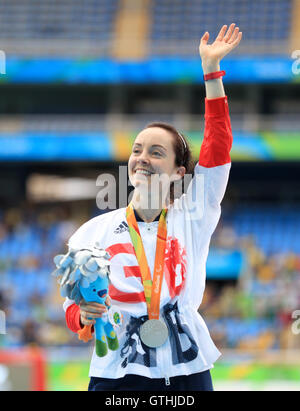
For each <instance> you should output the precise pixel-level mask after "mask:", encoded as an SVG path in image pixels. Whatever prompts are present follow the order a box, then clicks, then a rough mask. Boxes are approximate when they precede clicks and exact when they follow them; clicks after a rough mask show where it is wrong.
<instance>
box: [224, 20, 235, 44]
mask: <svg viewBox="0 0 300 411" xmlns="http://www.w3.org/2000/svg"><path fill="white" fill-rule="evenodd" d="M234 26H235V23H232V24H230V26H229V29H228V31H227V33H226V34H225V36H224V41H225V42H226V43H227V42H228V41H229V40H230V37H231V35H232V32H233V29H234Z"/></svg>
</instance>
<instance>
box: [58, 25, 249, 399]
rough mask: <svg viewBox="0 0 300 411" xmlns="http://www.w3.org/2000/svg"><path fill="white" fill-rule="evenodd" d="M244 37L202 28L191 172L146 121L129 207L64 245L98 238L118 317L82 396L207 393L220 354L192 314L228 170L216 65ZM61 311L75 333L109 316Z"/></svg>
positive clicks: (179, 141) (99, 310) (166, 132)
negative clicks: (199, 105)
mask: <svg viewBox="0 0 300 411" xmlns="http://www.w3.org/2000/svg"><path fill="white" fill-rule="evenodd" d="M241 38H242V33H241V32H239V28H238V27H235V24H231V25H230V26H229V27H228V28H227V26H223V27H222V28H221V30H220V32H219V34H218V36H217V37H216V39H215V41H214V42H213V43H212V44H208V40H209V33H208V32H206V33H205V34H204V35H203V37H202V38H201V41H200V46H199V52H200V57H201V60H202V67H203V73H204V80H205V90H206V99H205V128H204V140H203V143H202V146H201V150H200V156H199V161H198V162H197V164H196V165H195V167H194V165H193V162H192V156H191V151H190V149H189V145H188V142H187V140H186V138H185V137H184V136H183V135H182V134H181V133H180V132H178V131H177V130H176V129H175V128H174V127H172V126H170V125H167V124H164V123H152V124H150V125H148V126H147V127H146V128H145V129H144V130H142V131H141V132H140V133H139V134H138V135H137V137H136V139H135V141H134V144H133V147H132V153H131V155H130V158H129V161H128V173H129V179H130V182H131V184H132V185H133V187H134V192H133V197H132V199H131V201H130V203H129V205H128V206H127V207H126V208H119V209H117V210H114V211H111V212H109V213H106V214H103V215H100V216H97V217H95V218H93V219H91V220H90V221H88V222H87V223H85V224H83V225H82V226H81V227H80V228H79V229H78V230H77V231H76V232H75V234H74V235H73V236H72V237H71V238H70V240H69V246H70V247H72V248H74V249H77V248H78V249H81V248H86V247H90V246H93V245H94V244H95V243H96V242H98V243H99V244H100V245H101V247H102V248H104V249H105V250H106V251H107V252H108V253H109V254H110V256H111V259H110V262H111V274H110V280H111V284H110V288H109V295H110V298H108V299H107V301H106V305H110V301H112V302H113V304H114V305H117V306H118V308H119V309H120V310H121V312H122V314H123V318H124V321H123V324H122V326H121V328H119V329H118V330H117V334H118V339H119V348H118V350H117V351H109V353H108V354H107V355H106V356H105V357H102V358H99V357H97V355H96V354H95V352H94V354H93V357H92V360H91V366H90V373H89V375H90V378H91V379H90V383H89V390H100V391H101V390H103V391H104V390H120V391H144V390H145V391H152V390H155V391H159V390H163V391H168V390H172V391H180V390H184V391H187V390H193V391H201V390H213V386H212V381H211V376H210V371H209V370H210V369H211V368H212V367H213V364H214V362H215V361H216V360H217V358H218V357H219V356H220V352H219V351H218V349H217V348H216V347H215V345H214V343H213V341H212V340H211V338H210V335H209V332H208V329H207V327H206V325H205V323H204V321H203V319H202V317H201V316H200V315H199V313H198V308H199V306H200V304H201V301H202V296H203V292H204V288H205V265H206V260H207V255H208V249H209V243H210V238H211V235H212V234H213V232H214V230H215V228H216V225H217V223H218V220H219V218H220V213H221V207H220V203H221V201H222V198H223V196H224V193H225V189H226V185H227V181H228V175H229V170H230V164H231V163H230V155H229V152H230V149H231V145H232V131H231V124H230V118H229V110H228V102H227V97H226V96H225V92H224V88H223V83H222V75H224V74H225V73H224V72H220V61H221V60H222V58H223V57H224V56H226V55H227V54H228V53H229V52H231V51H232V50H233V49H234V48H235V47H237V46H238V44H239V43H240V41H241ZM192 172H193V173H194V175H193V178H192V180H191V182H190V184H189V186H188V189H187V192H186V194H182V195H181V196H180V197H179V198H175V197H176V196H175V193H174V186H175V184H176V183H178V182H180V181H181V180H182V179H183V177H184V175H186V174H191V173H192ZM161 176H164V179H162V180H159V182H158V184H156V186H155V185H152V184H151V182H152V181H154V180H155V177H161ZM64 309H65V312H66V321H67V325H68V327H69V328H70V329H71V330H72V331H74V332H77V331H78V330H79V329H80V328H82V327H83V326H84V325H91V324H94V323H95V319H96V318H99V317H101V316H102V315H103V313H105V312H106V311H107V308H106V306H105V305H101V304H97V303H85V302H84V301H82V302H81V303H80V306H78V305H76V304H75V302H74V301H72V300H70V299H66V301H65V303H64Z"/></svg>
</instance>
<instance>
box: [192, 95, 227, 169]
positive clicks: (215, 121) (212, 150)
mask: <svg viewBox="0 0 300 411" xmlns="http://www.w3.org/2000/svg"><path fill="white" fill-rule="evenodd" d="M232 140H233V138H232V130H231V124H230V117H229V109H228V100H227V96H225V97H219V98H215V99H205V128H204V139H203V142H202V145H201V150H200V156H199V165H200V166H203V167H206V168H211V167H217V166H222V165H224V164H228V163H230V161H231V160H230V150H231V147H232Z"/></svg>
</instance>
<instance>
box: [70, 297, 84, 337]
mask: <svg viewBox="0 0 300 411" xmlns="http://www.w3.org/2000/svg"><path fill="white" fill-rule="evenodd" d="M66 324H67V327H68V328H69V330H71V331H73V332H74V333H77V331H79V330H80V329H81V328H82V325H81V323H80V308H79V306H78V305H76V304H75V303H73V304H71V305H69V306H68V308H67V309H66Z"/></svg>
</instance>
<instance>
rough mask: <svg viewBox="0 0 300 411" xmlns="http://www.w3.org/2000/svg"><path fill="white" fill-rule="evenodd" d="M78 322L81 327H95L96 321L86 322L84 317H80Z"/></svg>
mask: <svg viewBox="0 0 300 411" xmlns="http://www.w3.org/2000/svg"><path fill="white" fill-rule="evenodd" d="M80 322H81V324H83V325H95V324H96V320H87V319H86V318H84V317H80Z"/></svg>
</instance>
